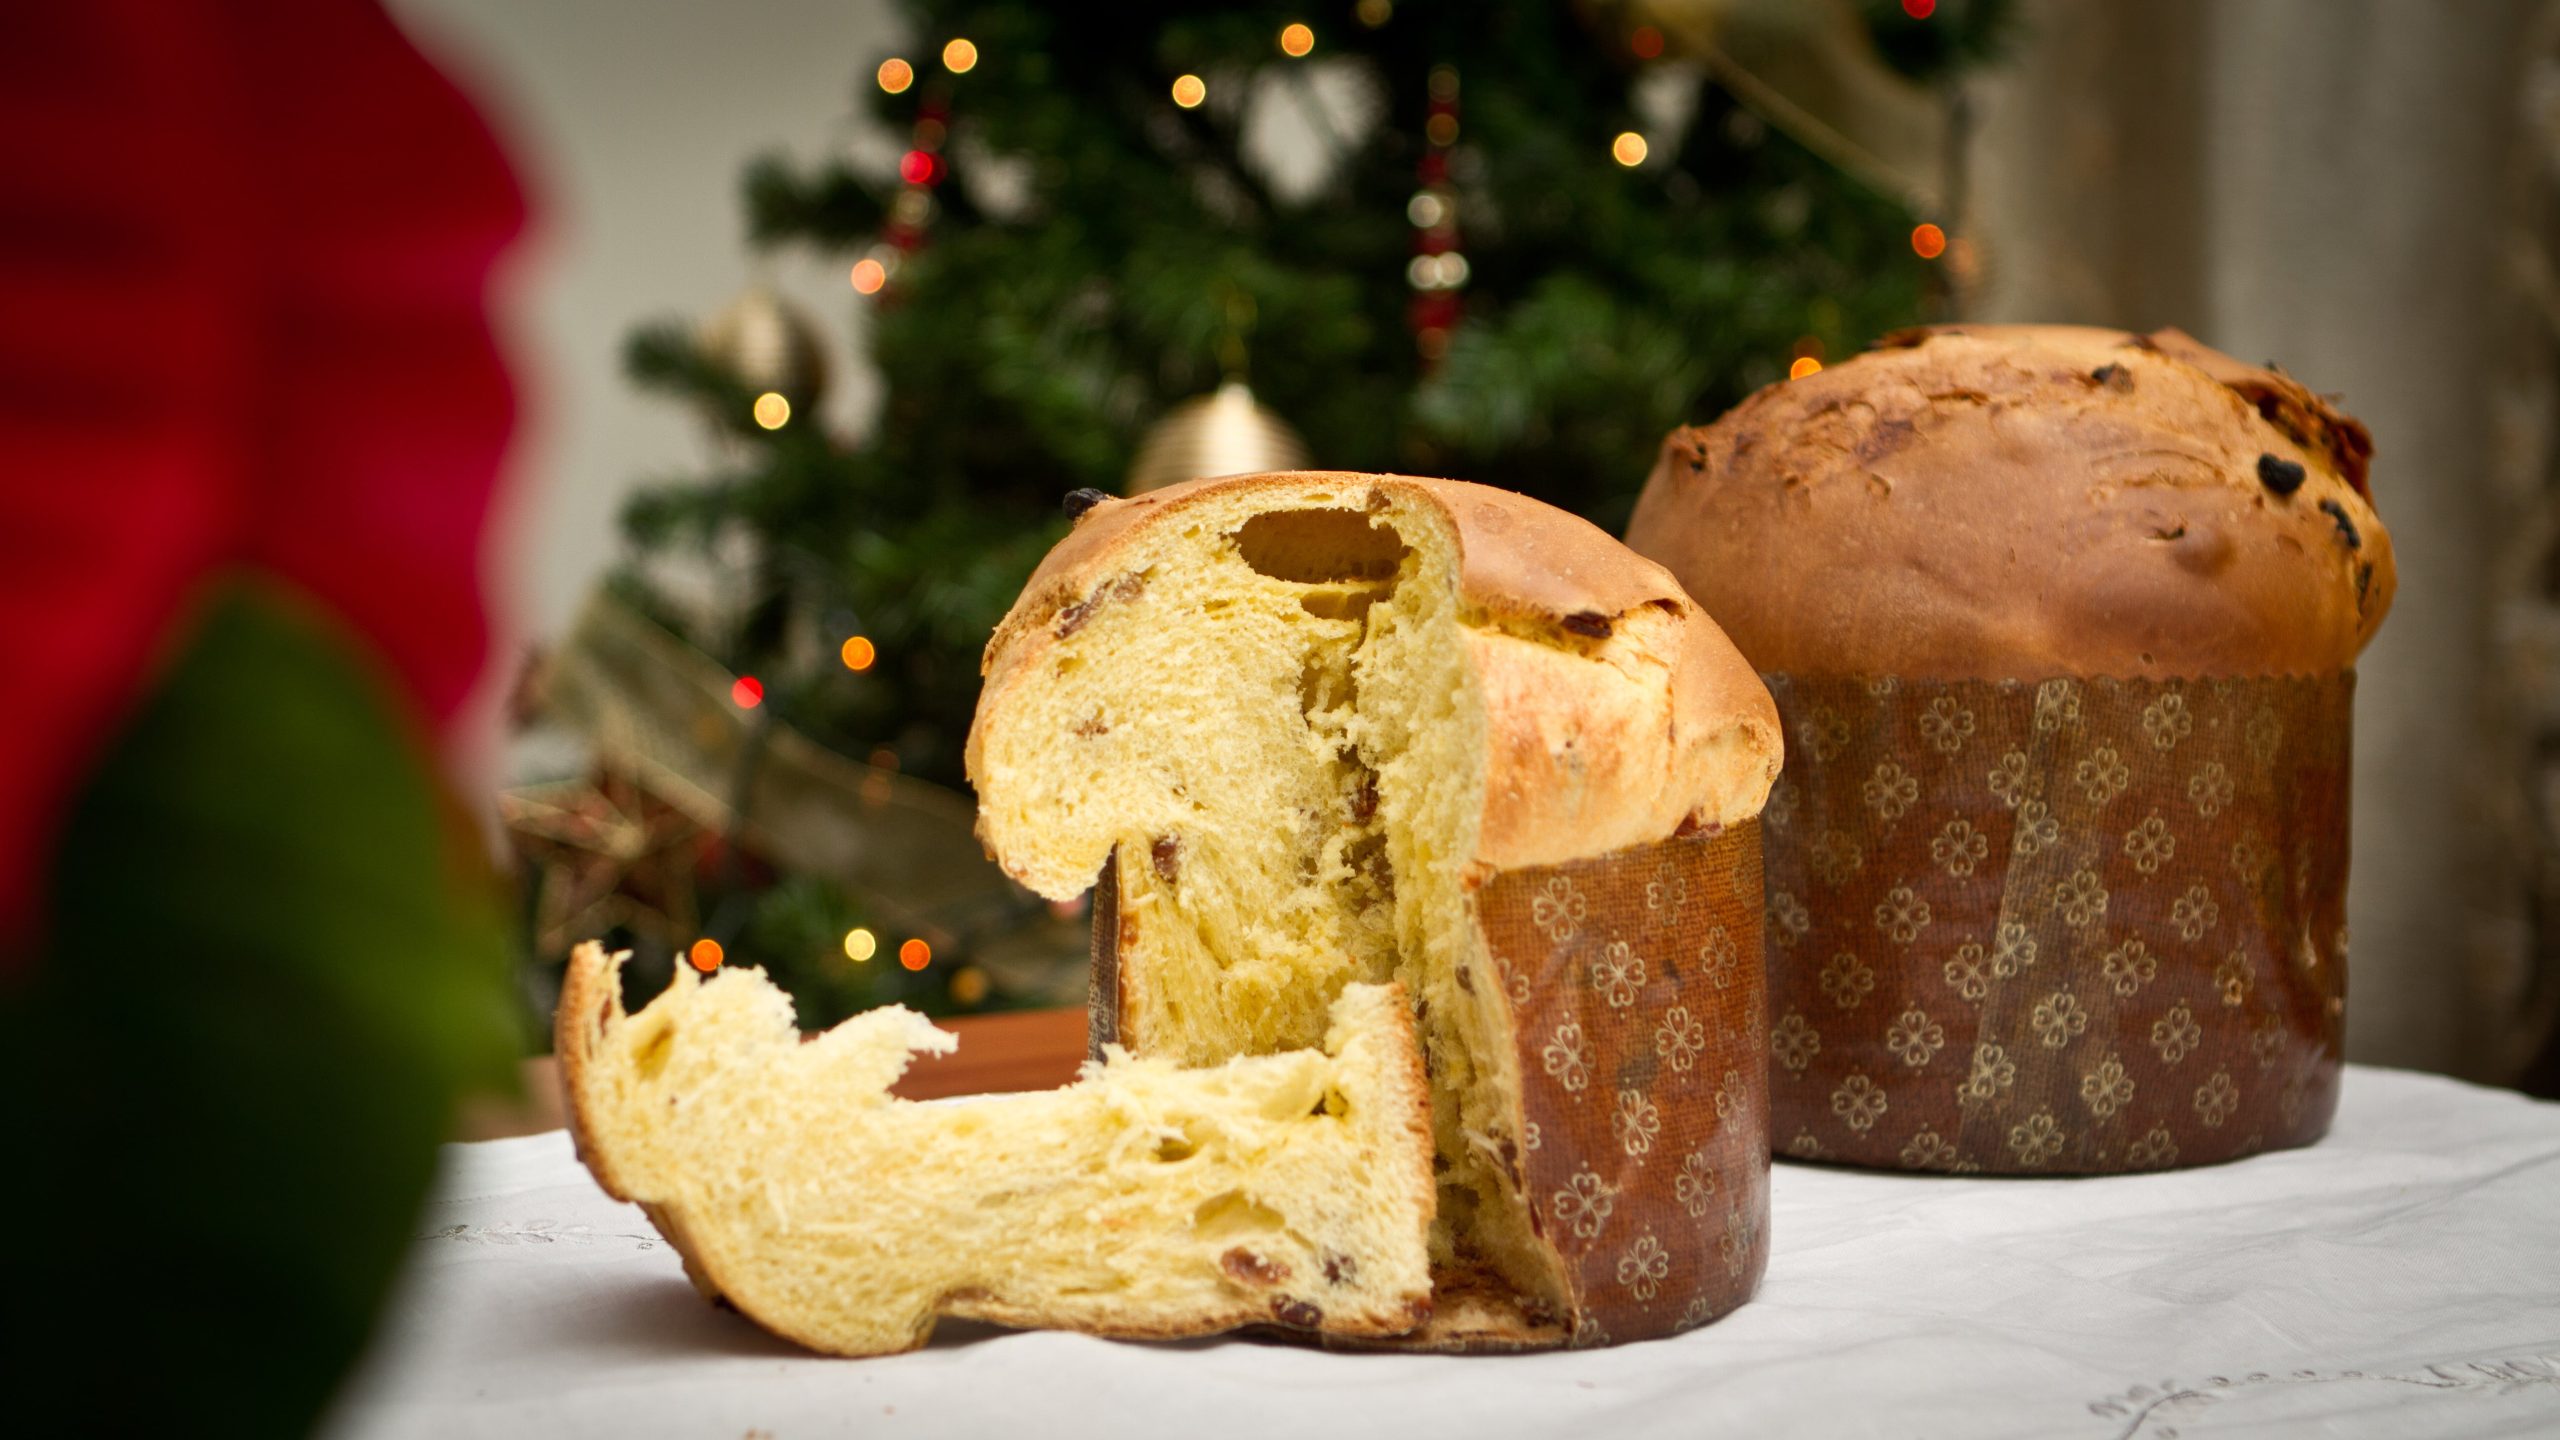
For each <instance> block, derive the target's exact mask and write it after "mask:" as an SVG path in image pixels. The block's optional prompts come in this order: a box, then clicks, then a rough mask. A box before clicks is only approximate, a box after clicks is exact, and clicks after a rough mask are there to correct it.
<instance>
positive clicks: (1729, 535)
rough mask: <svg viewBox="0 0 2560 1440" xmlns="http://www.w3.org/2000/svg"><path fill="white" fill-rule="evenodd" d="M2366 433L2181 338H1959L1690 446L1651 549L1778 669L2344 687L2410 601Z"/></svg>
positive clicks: (1976, 333) (1780, 391)
mask: <svg viewBox="0 0 2560 1440" xmlns="http://www.w3.org/2000/svg"><path fill="white" fill-rule="evenodd" d="M2371 452H2372V442H2371V439H2370V438H2369V437H2368V435H2367V434H2366V432H2365V429H2364V427H2363V426H2362V425H2359V424H2357V423H2356V422H2355V421H2354V420H2353V419H2351V418H2349V417H2347V416H2346V415H2344V414H2343V413H2341V412H2339V411H2338V410H2336V409H2335V408H2334V407H2333V406H2331V405H2330V404H2329V403H2328V402H2327V401H2325V400H2324V399H2322V398H2321V397H2319V396H2316V395H2314V394H2312V393H2311V392H2310V391H2309V390H2307V389H2305V388H2304V387H2303V386H2302V385H2301V384H2299V383H2298V382H2296V381H2295V380H2293V379H2292V378H2291V377H2290V376H2287V375H2285V374H2284V373H2282V372H2281V371H2277V370H2272V369H2260V368H2258V367H2255V366H2250V365H2246V364H2243V363H2241V362H2239V361H2237V360H2234V359H2232V358H2231V357H2229V356H2227V355H2222V354H2220V353H2218V352H2215V351H2213V350H2209V349H2207V348H2205V347H2204V346H2202V345H2200V344H2198V343H2197V342H2196V341H2194V340H2193V339H2191V338H2189V337H2188V336H2186V335H2183V334H2181V333H2179V332H2177V331H2174V330H2164V331H2160V332H2158V333H2156V334H2153V335H2148V336H2145V335H2136V334H2130V333H2127V332H2124V331H2119V330H2101V329H2089V328H2081V327H2074V326H2044V325H2017V326H1945V327H1937V328H1934V329H1928V330H1918V331H1910V332H1905V333H1903V334H1900V335H1895V336H1889V337H1887V339H1886V340H1885V341H1884V342H1883V344H1882V345H1881V346H1880V347H1879V348H1877V349H1875V350H1873V351H1870V352H1868V353H1867V354H1864V355H1860V356H1858V357H1856V358H1854V359H1851V360H1849V361H1846V362H1845V363H1843V364H1840V365H1837V366H1834V367H1832V368H1830V369H1826V370H1823V371H1821V372H1819V373H1817V374H1814V375H1811V376H1808V377H1806V378H1804V379H1801V380H1790V381H1784V382H1781V383H1779V384H1776V385H1772V386H1769V387H1768V388H1766V389H1764V390H1762V391H1760V392H1759V393H1758V394H1756V395H1754V396H1752V397H1751V398H1750V399H1749V400H1746V401H1744V402H1743V403H1742V404H1741V405H1739V406H1737V407H1736V408H1735V409H1734V410H1732V411H1731V412H1730V413H1728V414H1726V415H1725V416H1724V417H1723V418H1721V419H1719V420H1717V421H1716V422H1715V423H1714V424H1712V425H1709V426H1706V427H1703V428H1693V429H1682V430H1678V431H1675V432H1673V433H1672V435H1671V436H1670V438H1669V439H1668V440H1666V441H1665V442H1664V444H1663V448H1662V453H1661V457H1660V459H1659V461H1658V462H1657V463H1656V465H1655V467H1654V471H1653V475H1652V478H1651V479H1650V480H1649V481H1648V483H1647V484H1646V486H1645V492H1644V496H1643V498H1642V499H1641V500H1640V501H1639V502H1638V504H1637V506H1636V513H1635V518H1634V521H1633V523H1632V524H1631V525H1630V527H1629V529H1628V532H1627V542H1628V544H1629V545H1630V546H1632V547H1633V548H1635V549H1636V550H1637V551H1639V552H1641V553H1643V554H1645V555H1648V556H1651V557H1652V558H1654V559H1656V560H1659V561H1661V562H1662V563H1663V564H1665V565H1667V566H1668V567H1670V569H1671V571H1672V573H1674V574H1675V575H1677V576H1678V577H1679V578H1680V580H1681V583H1683V584H1684V585H1686V586H1687V587H1688V590H1689V593H1690V594H1691V595H1693V596H1695V597H1696V598H1697V600H1698V602H1699V603H1700V604H1702V605H1704V606H1705V607H1706V608H1707V609H1708V610H1709V611H1710V612H1712V613H1713V614H1714V615H1715V616H1716V617H1717V619H1718V620H1719V621H1720V622H1721V623H1722V624H1723V625H1724V627H1725V628H1726V630H1727V631H1728V632H1729V633H1730V634H1731V635H1732V637H1733V639H1734V642H1735V643H1736V644H1737V645H1739V646H1740V647H1741V649H1742V652H1743V653H1744V654H1745V655H1748V656H1749V657H1750V658H1751V662H1752V664H1753V665H1754V666H1755V667H1757V668H1758V669H1759V670H1761V671H1763V672H1768V673H1787V674H1798V675H1879V676H1882V675H1896V676H1904V677H1910V678H1927V679H1940V680H1956V679H1985V680H2002V679H2038V678H2043V677H2048V676H2057V675H2080V676H2101V675H2103V676H2116V677H2140V678H2169V677H2177V676H2191V677H2192V676H2222V675H2262V674H2295V675H2315V674H2325V673H2331V672H2335V671H2338V670H2342V669H2345V668H2347V667H2349V666H2351V665H2352V664H2353V663H2354V661H2355V657H2356V655H2357V653H2358V652H2359V651H2361V650H2362V649H2363V648H2364V646H2365V644H2366V642H2367V641H2369V640H2370V639H2372V637H2373V633H2374V630H2375V628H2376V627H2377V626H2379V625H2380V624H2381V622H2382V617H2383V615H2384V614H2385V613H2386V612H2387V611H2388V610H2389V609H2390V607H2391V599H2392V595H2393V592H2394V589H2395V588H2396V586H2397V583H2398V576H2397V572H2396V570H2395V569H2394V567H2393V563H2392V552H2391V537H2390V535H2389V533H2388V532H2387V531H2385V530H2384V529H2383V526H2382V522H2381V520H2380V519H2379V518H2378V516H2377V515H2376V514H2375V511H2374V508H2373V504H2372V501H2371V498H2370V495H2369V492H2368V490H2367V487H2366V471H2367V464H2368V460H2369V458H2370V455H2371Z"/></svg>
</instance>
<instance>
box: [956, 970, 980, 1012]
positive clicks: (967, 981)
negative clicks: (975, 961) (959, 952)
mask: <svg viewBox="0 0 2560 1440" xmlns="http://www.w3.org/2000/svg"><path fill="white" fill-rule="evenodd" d="M951 998H952V999H954V1000H956V1001H958V1002H959V1003H961V1004H963V1005H976V1004H978V1003H979V1002H981V1001H983V1000H985V999H986V998H987V972H986V971H984V970H981V969H979V968H978V967H977V966H975V965H963V966H961V967H960V968H959V970H958V971H956V972H955V973H954V974H953V975H952V977H951Z"/></svg>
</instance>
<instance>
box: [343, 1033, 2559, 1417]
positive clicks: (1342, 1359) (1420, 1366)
mask: <svg viewBox="0 0 2560 1440" xmlns="http://www.w3.org/2000/svg"><path fill="white" fill-rule="evenodd" d="M1773 1191H1774V1194H1773V1217H1772V1222H1771V1230H1772V1239H1773V1241H1774V1247H1773V1250H1772V1254H1771V1260H1770V1265H1769V1274H1768V1280H1767V1282H1766V1284H1765V1285H1764V1286H1763V1287H1762V1289H1761V1292H1760V1296H1759V1298H1758V1299H1756V1300H1754V1301H1753V1302H1752V1303H1751V1304H1749V1305H1746V1306H1744V1307H1743V1308H1742V1309H1741V1310H1739V1311H1737V1312H1735V1313H1734V1314H1732V1315H1730V1316H1728V1317H1726V1318H1725V1319H1723V1320H1721V1321H1719V1322H1717V1323H1716V1324H1714V1325H1711V1326H1708V1327H1707V1328H1705V1329H1703V1330H1697V1331H1692V1332H1690V1333H1689V1334H1686V1335H1682V1336H1678V1337H1675V1338H1672V1339H1669V1340H1660V1341H1653V1342H1650V1343H1646V1344H1639V1345H1627V1346H1621V1347H1618V1348H1616V1349H1610V1350H1595V1351H1583V1352H1575V1353H1561V1354H1545V1355H1527V1356H1484V1357H1441V1356H1391V1355H1333V1354H1327V1353H1324V1352H1322V1351H1318V1350H1313V1349H1308V1348H1304V1347H1299V1346H1294V1345H1288V1344H1279V1343H1271V1342H1264V1341H1257V1340H1245V1339H1233V1338H1227V1339H1214V1340H1202V1341H1191V1342H1185V1343H1179V1344H1130V1343H1121V1342H1113V1341H1104V1340H1096V1339H1091V1338H1088V1337H1084V1336H1077V1335H1060V1334H1040V1333H1022V1334H1016V1333H1012V1332H1007V1331H1000V1330H996V1329H992V1328H988V1327H983V1326H976V1325H960V1324H951V1323H945V1324H944V1325H943V1327H942V1329H941V1331H940V1332H939V1333H938V1334H937V1336H936V1339H935V1341H934V1343H933V1344H931V1345H930V1346H928V1347H926V1348H925V1349H923V1350H921V1351H918V1352H916V1353H913V1354H910V1355H901V1356H892V1357H888V1358H884V1359H874V1360H858V1361H856V1360H833V1359H825V1358H820V1357H816V1356H811V1355H809V1354H807V1353H805V1352H803V1351H800V1350H798V1349H796V1348H795V1347H793V1346H791V1345H789V1344H787V1343H785V1342H783V1341H780V1340H776V1339H773V1338H772V1337H770V1336H768V1335H766V1334H764V1332H762V1331H760V1330H758V1329H756V1328H755V1326H753V1325H752V1324H750V1323H749V1322H748V1321H746V1320H745V1319H743V1318H741V1317H739V1316H738V1315H735V1314H732V1313H729V1312H727V1311H722V1310H716V1309H713V1308H712V1307H710V1306H708V1305H705V1304H704V1303H703V1302H702V1301H701V1300H700V1298H698V1297H697V1296H696V1295H695V1294H694V1292H693V1289H692V1287H691V1286H689V1285H687V1284H686V1283H685V1281H684V1279H683V1276H682V1272H681V1270H680V1269H679V1267H678V1264H677V1261H676V1257H675V1255H674V1253H673V1252H671V1251H670V1250H668V1249H667V1247H666V1245H665V1244H664V1242H662V1241H660V1240H659V1239H658V1237H657V1236H656V1234H655V1233H654V1232H652V1231H651V1229H650V1228H649V1225H648V1222H647V1221H646V1220H644V1219H643V1218H642V1217H641V1215H640V1212H639V1210H638V1209H637V1208H636V1207H633V1206H629V1205H622V1204H618V1203H615V1202H614V1201H611V1200H608V1199H607V1198H605V1196H604V1195H603V1193H602V1192H600V1191H599V1190H597V1189H596V1187H595V1185H594V1183H593V1182H592V1181H591V1180H589V1179H588V1177H587V1174H586V1172H585V1171H584V1170H582V1169H580V1168H579V1167H578V1164H577V1162H576V1160H575V1158H574V1157H573V1156H572V1154H571V1152H570V1147H569V1144H568V1140H567V1137H566V1136H565V1135H563V1134H561V1133H559V1132H557V1131H553V1132H549V1133H546V1134H539V1135H532V1136H527V1137H523V1138H518V1139H509V1140H493V1141H486V1142H482V1143H478V1144H459V1145H453V1146H448V1147H447V1149H446V1154H445V1157H444V1165H443V1171H442V1174H441V1176H440V1179H439V1182H438V1187H437V1191H436V1195H435V1197H434V1199H433V1200H432V1201H431V1203H430V1204H429V1205H428V1207H427V1211H426V1213H425V1215H424V1217H423V1219H422V1220H421V1223H420V1227H419V1229H420V1238H419V1240H418V1242H417V1249H416V1254H415V1258H414V1261H413V1264H412V1266H411V1269H410V1273H409V1275H408V1277H407V1279H406V1281H405V1283H404V1289H403V1292H402V1294H401V1296H400V1297H399V1299H398V1300H397V1301H395V1303H394V1306H393V1308H392V1310H391V1312H390V1314H389V1315H388V1317H387V1318H386V1321H385V1323H384V1326H383V1330H382V1333H381V1335H380V1337H379V1339H378V1342H377V1344H376V1348H375V1352H374V1354H373V1355H372V1357H371V1358H370V1360H369V1361H368V1363H367V1366H366V1369H365V1370H364V1372H363V1373H362V1374H361V1375H360V1377H359V1379H358V1380H357V1382H356V1383H355V1385H354V1386H353V1387H352V1388H351V1390H350V1393H349V1394H348V1395H347V1396H346V1397H344V1400H343V1402H342V1403H341V1405H340V1407H339V1410H338V1412H337V1414H336V1416H335V1417H334V1420H333V1423H332V1427H331V1433H332V1434H334V1435H336V1436H339V1437H346V1440H353V1437H406V1436H438V1437H444V1436H484V1435H486V1436H519V1435H523V1436H533V1435H541V1436H570V1437H574V1436H599V1437H601V1436H613V1437H626V1436H647V1435H689V1436H694V1435H698V1436H725V1437H737V1436H754V1435H763V1436H770V1437H772V1440H796V1437H801V1436H821V1435H825V1436H834V1435H875V1434H876V1435H888V1434H898V1435H919V1436H924V1435H999V1434H1019V1435H1040V1436H1052V1435H1078V1434H1088V1433H1089V1434H1094V1435H1104V1434H1108V1435H1111V1436H1113V1437H1117V1440H1144V1437H1154V1436H1191V1435H1201V1434H1215V1435H1220V1436H1229V1435H1260V1434H1270V1435H1286V1436H1292V1437H1307V1436H1321V1437H1324V1440H1335V1437H1340V1436H1350V1435H1365V1434H1394V1435H1397V1436H1402V1437H1418V1436H1433V1435H1452V1436H1456V1435H1466V1436H1470V1437H1479V1440H1481V1437H1486V1436H1496V1435H1517V1434H1555V1433H1559V1432H1565V1431H1573V1432H1577V1433H1583V1434H1588V1435H1591V1436H1593V1437H1599V1436H1607V1437H1610V1440H1616V1437H1620V1436H1628V1435H1654V1434H1661V1435H1683V1436H1694V1435H1701V1434H1735V1435H1751V1436H1755V1437H1756V1436H1764V1435H1771V1434H1778V1435H1790V1434H1804V1435H1824V1436H1832V1435H1840V1436H1857V1435H1877V1436H1937V1435H1963V1436H1980V1435H2033V1436H2089V1437H2137V1436H2139V1437H2152V1440H2171V1437H2175V1436H2181V1435H2183V1436H2187V1437H2199V1440H2200V1437H2213V1436H2266V1435H2298V1434H2303V1433H2308V1432H2316V1433H2319V1434H2323V1435H2373V1436H2394V1437H2399V1436H2430V1435H2466V1436H2467V1435H2486V1434H2519V1435H2522V1434H2539V1435H2555V1434H2560V1105H2553V1104H2546V1103H2539V1102H2535V1101H2531V1100H2527V1099H2525V1098H2523V1097H2521V1096H2518V1095H2515V1094H2512V1093H2508V1092H2505V1091H2497V1090H2486V1089H2481V1088H2477V1087H2474V1086H2468V1085H2464V1084H2460V1083H2458V1082H2456V1081H2452V1080H2447V1079H2443V1078H2440V1077H2435V1076H2426V1075H2416V1074H2409V1073H2404V1072H2398V1071H2388V1070H2377V1069H2371V1068H2366V1067H2361V1066H2351V1067H2349V1069H2348V1072H2347V1081H2346V1094H2345V1100H2344V1104H2343V1106H2342V1108H2341V1110H2340V1113H2339V1116H2338V1121H2337V1125H2336V1128H2335V1129H2334V1130H2333V1131H2332V1133H2331V1135H2330V1137H2329V1138H2328V1139H2327V1140H2325V1141H2323V1142H2322V1143H2321V1144H2319V1145H2317V1146H2315V1147H2312V1148H2311V1149H2308V1150H2298V1151H2291V1152H2287V1153H2283V1154H2275V1155H2263V1156H2259V1157H2256V1158H2254V1159H2250V1160H2244V1161H2240V1162H2237V1163H2234V1164H2230V1165H2225V1166H2220V1167H2216V1168H2213V1169H2207V1170H2193V1171H2183V1172H2174V1173H2169V1174H2160V1175H2141V1176H2126V1177H2117V1178H2103V1179H2086V1180H2003V1179H1962V1178H1951V1177H1941V1176H1907V1175H1888V1174H1873V1173H1866V1172H1860V1171H1853V1170H1845V1169H1834V1168H1830V1167H1823V1166H1809V1165H1795V1164H1780V1165H1779V1166H1778V1167H1777V1171H1776V1177H1775V1183H1774V1187H1773Z"/></svg>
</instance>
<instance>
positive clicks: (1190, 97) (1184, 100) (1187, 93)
mask: <svg viewBox="0 0 2560 1440" xmlns="http://www.w3.org/2000/svg"><path fill="white" fill-rule="evenodd" d="M1208 98H1209V87H1208V86H1207V85H1206V84H1203V83H1202V82H1201V79H1200V77H1199V76H1197V75H1185V76H1183V77H1181V78H1180V79H1178V80H1176V81H1174V82H1173V103H1174V104H1176V105H1179V106H1181V107H1182V108H1183V109H1185V110H1190V109H1194V108H1196V107H1198V105H1199V104H1200V102H1201V101H1203V100H1206V99H1208Z"/></svg>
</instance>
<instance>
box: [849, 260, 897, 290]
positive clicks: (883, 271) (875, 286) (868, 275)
mask: <svg viewBox="0 0 2560 1440" xmlns="http://www.w3.org/2000/svg"><path fill="white" fill-rule="evenodd" d="M888 283H889V267H888V266H886V265H883V264H881V263H880V262H879V261H877V260H856V261H854V262H853V290H854V293H855V294H857V295H877V294H879V293H880V287H881V286H883V285H886V284H888Z"/></svg>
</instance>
